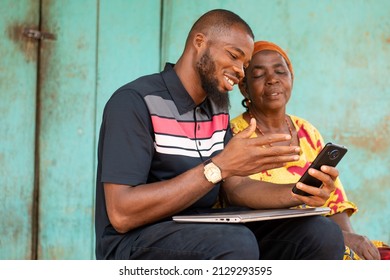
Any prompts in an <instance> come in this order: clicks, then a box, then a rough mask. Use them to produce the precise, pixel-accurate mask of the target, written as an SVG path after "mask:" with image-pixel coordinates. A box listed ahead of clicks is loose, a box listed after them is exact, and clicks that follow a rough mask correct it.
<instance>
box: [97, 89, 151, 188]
mask: <svg viewBox="0 0 390 280" xmlns="http://www.w3.org/2000/svg"><path fill="white" fill-rule="evenodd" d="M100 141H102V143H101V149H102V150H101V162H102V173H101V181H102V182H105V183H116V184H127V185H131V186H135V185H139V184H142V183H146V182H147V179H148V174H149V170H150V165H151V161H152V158H153V153H154V140H153V129H152V125H151V121H150V116H149V112H148V109H147V107H146V104H145V102H144V100H143V98H142V97H141V96H140V95H139V94H138V93H137V92H134V91H132V90H129V89H124V90H121V91H119V92H117V93H115V94H114V95H113V96H112V97H111V99H110V100H109V102H108V103H107V105H106V107H105V110H104V114H103V122H102V129H101V136H100Z"/></svg>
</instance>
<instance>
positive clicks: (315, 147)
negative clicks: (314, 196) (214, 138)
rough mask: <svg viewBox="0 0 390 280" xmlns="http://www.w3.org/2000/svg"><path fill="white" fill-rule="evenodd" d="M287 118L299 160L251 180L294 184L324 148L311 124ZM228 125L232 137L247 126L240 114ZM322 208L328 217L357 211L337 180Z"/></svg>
mask: <svg viewBox="0 0 390 280" xmlns="http://www.w3.org/2000/svg"><path fill="white" fill-rule="evenodd" d="M289 117H290V118H291V120H292V122H293V124H294V127H295V129H296V131H297V132H298V139H299V146H300V148H301V153H300V157H299V160H298V161H295V162H290V163H288V164H286V166H284V167H281V168H276V169H272V170H267V171H263V172H261V173H257V174H253V175H251V176H250V177H251V178H252V179H254V180H260V181H266V182H272V183H277V184H289V183H296V182H297V181H298V180H299V178H300V177H301V176H302V175H303V173H304V172H305V171H306V169H307V168H308V167H309V165H310V164H311V162H312V161H313V160H314V159H315V157H316V156H317V154H318V153H319V152H320V151H321V149H322V147H323V146H324V140H323V138H322V136H321V134H320V133H319V132H318V130H317V129H316V128H315V127H314V126H313V125H312V124H310V123H309V122H308V121H306V120H304V119H302V118H299V117H296V116H292V115H290V116H289ZM230 125H231V128H232V131H233V134H234V135H235V134H237V133H239V132H240V131H242V130H244V129H245V128H247V127H248V126H249V124H248V122H247V121H246V120H245V119H244V118H243V115H242V114H241V115H239V116H237V117H236V118H234V119H232V120H231V122H230ZM251 137H257V135H256V133H253V135H252V136H251ZM324 206H327V207H329V208H330V209H331V211H330V213H329V215H334V214H336V213H342V212H344V211H346V210H347V212H346V213H348V215H352V214H353V213H355V212H357V210H358V209H357V207H356V205H355V204H354V203H352V202H350V201H348V199H347V195H346V194H345V191H344V188H343V185H342V184H341V181H340V179H339V178H337V180H336V190H335V191H334V192H333V193H332V194H331V196H330V198H329V199H328V201H327V202H326V203H325V205H324Z"/></svg>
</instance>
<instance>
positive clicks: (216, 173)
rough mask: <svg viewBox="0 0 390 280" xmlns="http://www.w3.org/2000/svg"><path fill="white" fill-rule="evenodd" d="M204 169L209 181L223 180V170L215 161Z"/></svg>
mask: <svg viewBox="0 0 390 280" xmlns="http://www.w3.org/2000/svg"><path fill="white" fill-rule="evenodd" d="M204 169H205V170H204V175H205V176H206V179H207V180H208V181H209V182H211V183H213V184H215V183H218V182H219V181H221V180H222V176H221V170H220V169H219V168H218V166H216V165H215V164H214V163H212V162H211V163H209V164H207V165H206V166H205V168H204Z"/></svg>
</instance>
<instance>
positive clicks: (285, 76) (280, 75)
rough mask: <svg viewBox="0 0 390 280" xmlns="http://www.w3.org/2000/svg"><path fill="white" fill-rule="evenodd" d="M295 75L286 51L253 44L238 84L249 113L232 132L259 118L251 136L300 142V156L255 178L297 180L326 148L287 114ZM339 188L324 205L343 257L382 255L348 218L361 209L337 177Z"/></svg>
mask: <svg viewBox="0 0 390 280" xmlns="http://www.w3.org/2000/svg"><path fill="white" fill-rule="evenodd" d="M293 79H294V72H293V67H292V64H291V61H290V59H289V58H288V56H287V54H286V52H285V51H283V50H282V49H281V48H280V47H279V46H277V45H275V44H274V43H271V42H267V41H259V42H256V43H255V48H254V51H253V56H252V60H251V63H250V65H249V67H248V68H247V69H246V72H245V78H244V79H243V80H242V82H241V84H240V91H241V93H242V95H243V96H244V97H245V98H244V100H243V102H242V104H243V106H244V107H245V108H246V111H245V112H244V113H243V114H241V115H239V116H237V117H236V118H234V119H233V120H231V127H232V130H233V133H234V134H237V133H238V132H240V131H242V130H244V129H245V128H246V127H248V125H249V122H250V119H251V118H255V119H256V123H257V129H256V132H255V133H254V134H253V135H252V137H257V135H267V134H272V133H287V134H290V135H291V137H292V138H291V140H288V141H286V142H281V143H278V144H272V145H296V146H300V148H301V155H300V158H299V160H298V161H296V162H293V163H289V164H287V165H286V166H285V167H282V168H277V169H273V170H268V171H265V172H262V173H258V174H253V175H252V176H251V178H252V179H256V180H262V181H268V182H273V183H283V184H284V183H294V182H297V181H298V179H299V178H300V177H301V176H302V175H303V173H304V172H305V170H306V169H307V168H308V166H309V165H310V163H311V162H312V161H313V160H314V158H315V157H316V155H317V154H318V153H319V152H320V150H321V149H322V147H323V146H324V140H323V138H322V136H321V134H320V133H319V131H318V130H317V129H316V128H315V127H314V126H313V125H312V124H310V123H309V122H308V121H306V120H304V119H302V118H300V117H297V116H292V115H288V114H287V113H286V105H287V103H288V101H289V99H290V97H291V91H292V87H293ZM336 187H337V189H336V190H335V191H334V193H333V194H332V196H331V197H330V198H329V200H328V201H327V202H326V204H325V206H328V207H330V209H331V212H330V214H329V218H330V219H332V220H334V221H335V222H336V223H337V224H338V225H339V226H340V228H341V229H342V230H343V234H344V240H345V244H346V246H347V247H346V255H345V259H348V258H359V257H360V258H362V259H380V254H379V251H378V249H377V248H376V247H375V246H374V244H373V243H372V242H371V241H370V240H369V239H368V238H367V237H365V236H362V235H359V234H356V233H355V232H354V231H353V229H352V226H351V223H350V220H349V217H350V216H351V215H352V214H353V213H355V212H356V211H357V207H356V206H355V205H354V204H353V203H352V202H349V201H348V200H347V196H346V194H345V191H344V188H343V186H342V184H341V182H340V180H339V179H337V181H336ZM348 247H349V248H348ZM350 249H352V250H350ZM354 252H355V253H356V254H357V255H358V256H356V254H355V253H354ZM351 255H352V257H351Z"/></svg>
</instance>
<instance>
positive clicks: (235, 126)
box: [230, 114, 249, 134]
mask: <svg viewBox="0 0 390 280" xmlns="http://www.w3.org/2000/svg"><path fill="white" fill-rule="evenodd" d="M248 126H249V124H248V123H247V122H246V120H245V119H244V115H243V114H239V115H238V116H237V117H235V118H233V119H231V120H230V127H231V129H232V131H233V134H237V133H239V132H240V131H243V130H244V129H245V128H247V127H248Z"/></svg>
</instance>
